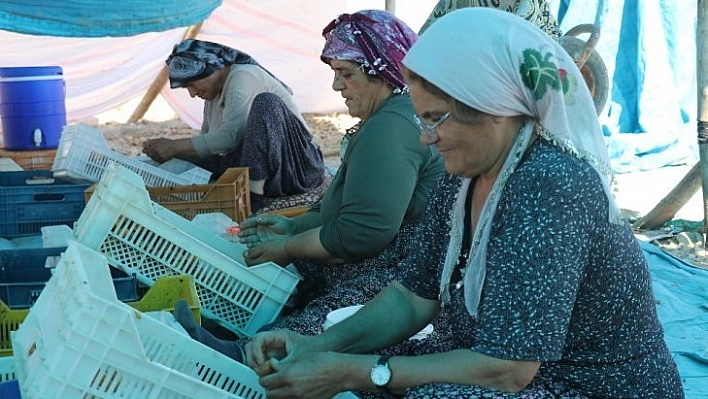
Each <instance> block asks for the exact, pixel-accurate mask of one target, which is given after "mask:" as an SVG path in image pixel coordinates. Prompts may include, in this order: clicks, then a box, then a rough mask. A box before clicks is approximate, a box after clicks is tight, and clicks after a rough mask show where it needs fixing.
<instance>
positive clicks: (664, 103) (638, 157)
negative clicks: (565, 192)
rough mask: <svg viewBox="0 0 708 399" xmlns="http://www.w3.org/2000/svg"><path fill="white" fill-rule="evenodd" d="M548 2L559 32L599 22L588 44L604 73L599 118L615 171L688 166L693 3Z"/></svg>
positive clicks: (692, 145)
mask: <svg viewBox="0 0 708 399" xmlns="http://www.w3.org/2000/svg"><path fill="white" fill-rule="evenodd" d="M550 3H551V9H552V10H553V11H554V12H557V14H556V15H557V17H558V19H559V21H560V23H561V29H562V31H563V32H567V31H568V30H569V29H570V28H572V27H574V26H577V25H580V24H588V23H596V24H598V25H599V26H600V31H601V33H600V39H599V42H598V44H597V46H596V47H595V49H596V51H597V52H598V54H600V56H601V57H602V59H603V61H604V63H605V65H606V66H607V71H608V76H609V78H610V92H609V98H608V103H607V106H606V107H605V109H604V111H603V112H602V114H601V115H600V122H601V124H602V127H603V130H604V133H605V136H606V139H607V144H608V149H609V151H610V158H611V160H612V164H613V168H614V170H615V172H618V173H623V172H632V171H638V170H649V169H655V168H659V167H662V166H669V165H680V164H693V163H695V162H696V161H697V160H698V150H697V129H696V115H697V92H696V40H695V38H696V34H695V31H696V10H697V0H680V1H676V0H654V1H641V0H583V1H578V0H550ZM598 10H599V12H598ZM579 38H580V39H583V40H587V37H583V36H579Z"/></svg>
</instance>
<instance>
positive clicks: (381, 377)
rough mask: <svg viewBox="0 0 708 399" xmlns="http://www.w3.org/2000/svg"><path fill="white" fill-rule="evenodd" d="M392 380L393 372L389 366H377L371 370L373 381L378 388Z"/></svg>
mask: <svg viewBox="0 0 708 399" xmlns="http://www.w3.org/2000/svg"><path fill="white" fill-rule="evenodd" d="M390 380H391V370H390V369H389V368H388V366H387V365H382V364H377V365H376V366H375V367H374V368H373V369H371V381H373V382H374V385H376V386H380V387H382V386H384V385H386V384H388V382H389V381H390Z"/></svg>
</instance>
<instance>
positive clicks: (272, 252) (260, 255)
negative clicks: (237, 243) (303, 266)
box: [243, 238, 293, 266]
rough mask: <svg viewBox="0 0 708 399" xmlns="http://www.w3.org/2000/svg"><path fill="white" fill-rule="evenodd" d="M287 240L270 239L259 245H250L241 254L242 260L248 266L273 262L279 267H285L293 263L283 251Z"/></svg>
mask: <svg viewBox="0 0 708 399" xmlns="http://www.w3.org/2000/svg"><path fill="white" fill-rule="evenodd" d="M287 240H288V239H287V238H284V239H277V240H276V239H271V240H270V241H266V242H262V243H260V244H250V245H249V246H248V249H247V250H246V251H244V253H243V259H244V260H245V261H246V264H247V265H248V266H253V265H257V264H260V263H264V262H275V263H277V264H279V265H280V266H286V265H288V264H289V263H291V262H292V261H293V259H292V257H291V256H290V255H288V253H287V251H286V250H285V243H286V242H287Z"/></svg>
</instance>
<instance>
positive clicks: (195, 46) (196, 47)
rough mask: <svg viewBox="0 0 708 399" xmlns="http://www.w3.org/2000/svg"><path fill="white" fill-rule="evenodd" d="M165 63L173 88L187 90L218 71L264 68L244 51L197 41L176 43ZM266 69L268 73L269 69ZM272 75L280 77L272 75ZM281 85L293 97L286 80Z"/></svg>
mask: <svg viewBox="0 0 708 399" xmlns="http://www.w3.org/2000/svg"><path fill="white" fill-rule="evenodd" d="M165 63H166V64H167V68H168V70H169V76H170V88H172V89H176V88H179V87H187V85H188V84H189V83H191V82H194V81H196V80H200V79H204V78H206V77H207V76H209V75H211V74H212V73H214V72H215V71H216V70H218V69H224V68H226V67H227V66H229V65H233V64H251V65H258V66H260V67H261V68H263V66H261V65H260V64H259V63H258V62H257V61H256V60H255V59H253V58H252V57H251V56H250V55H248V54H246V53H244V52H242V51H239V50H236V49H233V48H231V47H228V46H224V45H222V44H218V43H212V42H206V41H203V40H196V39H187V40H183V41H182V42H180V43H179V44H176V45H175V46H174V48H173V49H172V54H170V55H169V57H167V60H166V61H165ZM263 69H264V70H265V71H266V72H268V70H267V69H265V68H263ZM268 73H269V74H270V75H271V76H273V77H274V78H276V77H275V75H273V74H272V73H270V72H268ZM276 79H278V78H276ZM278 81H280V80H278ZM280 83H281V84H282V85H283V86H284V87H285V88H286V89H287V90H288V92H290V94H292V90H290V88H289V87H288V86H287V85H286V84H285V83H283V82H282V81H280Z"/></svg>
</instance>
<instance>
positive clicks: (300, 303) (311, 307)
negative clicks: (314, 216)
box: [274, 221, 420, 335]
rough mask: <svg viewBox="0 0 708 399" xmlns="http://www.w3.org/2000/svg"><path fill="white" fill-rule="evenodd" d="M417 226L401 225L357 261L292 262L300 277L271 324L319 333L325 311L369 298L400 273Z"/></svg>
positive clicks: (301, 331)
mask: <svg viewBox="0 0 708 399" xmlns="http://www.w3.org/2000/svg"><path fill="white" fill-rule="evenodd" d="M419 225H420V221H419V222H414V223H408V224H406V225H403V226H401V229H400V230H399V232H398V234H397V235H396V237H395V238H394V239H393V241H391V243H390V244H389V245H388V246H387V247H386V248H384V250H383V251H381V252H380V253H379V254H378V255H376V256H373V257H370V258H366V259H364V260H362V261H359V262H351V263H345V264H336V265H327V264H322V263H317V262H312V261H307V260H303V261H297V262H295V266H296V267H297V269H298V271H299V272H300V274H302V277H303V280H302V281H301V282H300V284H299V285H298V288H297V291H296V292H295V293H294V294H293V298H292V301H293V302H292V305H293V306H292V309H291V311H292V313H291V314H290V315H288V316H286V317H284V318H282V319H281V320H279V321H278V322H276V323H275V325H274V327H277V328H287V329H289V330H292V331H296V332H298V333H301V334H306V335H315V334H319V333H321V332H322V331H323V330H322V325H323V324H324V321H325V319H326V317H327V314H328V313H329V312H331V311H333V310H336V309H339V308H343V307H346V306H351V305H357V304H363V303H366V302H368V301H369V300H371V299H373V297H374V296H376V294H377V293H378V292H379V291H381V290H382V289H383V288H384V287H386V286H387V285H388V283H389V282H390V281H391V280H393V278H394V277H395V276H396V275H397V274H399V273H400V269H399V265H400V264H401V263H400V261H401V260H403V259H404V258H405V256H406V254H407V252H408V251H409V250H410V243H411V240H412V239H413V237H414V236H415V234H416V232H417V230H418V228H419Z"/></svg>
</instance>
